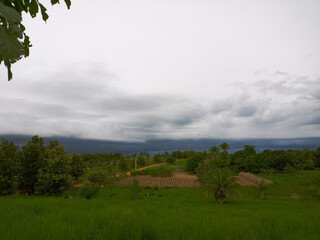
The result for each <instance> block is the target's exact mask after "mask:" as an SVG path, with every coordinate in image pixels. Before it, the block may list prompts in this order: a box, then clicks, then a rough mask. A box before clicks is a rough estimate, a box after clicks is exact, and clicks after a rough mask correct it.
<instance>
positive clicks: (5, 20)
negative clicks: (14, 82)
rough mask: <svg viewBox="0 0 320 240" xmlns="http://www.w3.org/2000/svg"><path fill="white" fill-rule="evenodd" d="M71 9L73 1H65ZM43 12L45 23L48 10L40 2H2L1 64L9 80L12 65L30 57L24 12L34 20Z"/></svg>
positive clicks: (33, 0) (53, 0)
mask: <svg viewBox="0 0 320 240" xmlns="http://www.w3.org/2000/svg"><path fill="white" fill-rule="evenodd" d="M64 2H65V3H66V5H67V8H68V9H69V8H70V6H71V0H64ZM57 3H59V0H51V5H55V4H57ZM39 11H40V12H41V15H42V19H43V21H47V19H48V18H49V16H48V14H47V9H46V8H45V7H44V5H43V4H41V3H40V0H0V64H1V63H2V62H4V65H5V66H6V67H7V70H8V80H9V81H10V80H11V79H12V72H11V64H13V63H15V62H17V61H18V60H20V59H21V58H22V57H23V56H24V57H28V56H29V49H30V47H31V46H32V45H31V44H30V38H29V36H28V35H26V33H25V29H26V28H25V26H24V25H23V24H22V16H21V15H22V12H25V13H27V14H30V16H31V17H32V18H34V17H36V16H37V14H38V13H39Z"/></svg>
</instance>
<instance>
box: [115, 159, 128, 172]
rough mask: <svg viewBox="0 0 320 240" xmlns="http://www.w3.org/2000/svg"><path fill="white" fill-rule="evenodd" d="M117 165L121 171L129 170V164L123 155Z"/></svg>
mask: <svg viewBox="0 0 320 240" xmlns="http://www.w3.org/2000/svg"><path fill="white" fill-rule="evenodd" d="M117 165H118V168H119V170H120V171H125V170H127V169H128V163H127V161H126V159H125V157H124V156H123V155H122V156H121V157H120V158H119V160H118V163H117Z"/></svg>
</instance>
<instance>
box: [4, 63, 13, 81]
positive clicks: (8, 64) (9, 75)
mask: <svg viewBox="0 0 320 240" xmlns="http://www.w3.org/2000/svg"><path fill="white" fill-rule="evenodd" d="M4 65H5V66H6V67H7V70H8V81H10V80H11V79H12V72H11V63H8V62H4Z"/></svg>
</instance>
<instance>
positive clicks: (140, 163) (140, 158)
mask: <svg viewBox="0 0 320 240" xmlns="http://www.w3.org/2000/svg"><path fill="white" fill-rule="evenodd" d="M137 163H138V166H142V167H143V166H145V165H146V160H145V158H144V156H143V153H140V154H139V156H138V160H137Z"/></svg>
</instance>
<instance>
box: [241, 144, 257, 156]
mask: <svg viewBox="0 0 320 240" xmlns="http://www.w3.org/2000/svg"><path fill="white" fill-rule="evenodd" d="M255 148H256V146H253V145H244V150H243V151H244V152H245V153H246V155H255V154H256V150H255Z"/></svg>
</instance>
